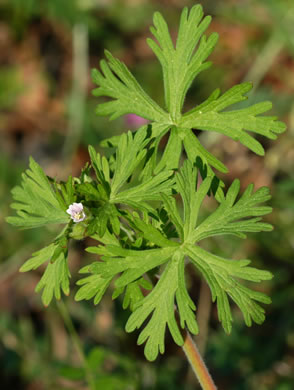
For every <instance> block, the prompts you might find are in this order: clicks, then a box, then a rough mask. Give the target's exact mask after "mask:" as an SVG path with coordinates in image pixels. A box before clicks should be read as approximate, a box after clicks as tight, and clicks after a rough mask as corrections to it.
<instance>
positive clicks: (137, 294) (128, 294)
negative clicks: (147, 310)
mask: <svg viewBox="0 0 294 390" xmlns="http://www.w3.org/2000/svg"><path fill="white" fill-rule="evenodd" d="M141 286H142V287H143V288H145V289H147V290H151V289H152V285H151V284H150V283H148V282H147V281H146V280H145V279H144V278H140V279H138V280H135V281H134V282H131V283H129V284H128V285H127V286H126V288H125V290H126V291H125V295H124V300H123V308H124V309H127V308H128V307H129V308H130V310H131V311H134V309H135V308H136V307H137V306H138V304H139V302H140V301H141V300H142V299H143V298H144V295H143V293H142V290H141ZM122 290H124V288H122Z"/></svg>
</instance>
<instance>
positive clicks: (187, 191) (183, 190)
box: [176, 160, 212, 241]
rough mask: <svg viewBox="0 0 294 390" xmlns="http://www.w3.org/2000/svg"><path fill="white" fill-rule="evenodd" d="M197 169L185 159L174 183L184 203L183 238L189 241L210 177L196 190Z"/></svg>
mask: <svg viewBox="0 0 294 390" xmlns="http://www.w3.org/2000/svg"><path fill="white" fill-rule="evenodd" d="M196 181H197V170H196V169H194V168H193V166H192V164H191V163H190V161H188V160H186V161H185V163H184V165H183V167H182V168H181V170H180V173H178V174H177V175H176V184H177V188H178V190H179V193H180V194H181V197H182V200H183V204H184V221H183V227H184V240H185V241H189V240H190V237H191V235H192V233H193V232H194V229H195V226H196V223H197V219H198V213H199V209H200V206H201V204H202V201H203V199H204V197H205V196H206V195H207V192H208V190H209V188H210V185H211V181H212V177H207V178H206V179H205V180H204V181H203V182H202V183H201V185H200V186H199V188H198V190H196V185H197V184H196Z"/></svg>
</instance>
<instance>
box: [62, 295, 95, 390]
mask: <svg viewBox="0 0 294 390" xmlns="http://www.w3.org/2000/svg"><path fill="white" fill-rule="evenodd" d="M57 308H58V311H59V313H60V314H61V316H62V318H63V321H64V323H65V326H66V327H67V330H68V333H69V334H70V337H71V339H72V342H73V344H74V346H75V348H76V350H77V353H78V355H79V358H80V360H81V362H82V364H83V366H84V370H85V377H86V381H87V383H88V388H89V389H91V390H95V389H96V385H95V380H94V377H93V374H92V372H91V370H90V368H89V365H88V362H87V359H86V356H85V354H84V351H83V346H82V343H81V340H80V337H79V335H78V333H77V331H76V329H75V327H74V324H73V322H72V319H71V316H70V314H69V312H68V309H67V307H66V305H65V303H64V302H63V301H62V300H61V301H58V302H57Z"/></svg>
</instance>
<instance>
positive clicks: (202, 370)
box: [182, 332, 217, 390]
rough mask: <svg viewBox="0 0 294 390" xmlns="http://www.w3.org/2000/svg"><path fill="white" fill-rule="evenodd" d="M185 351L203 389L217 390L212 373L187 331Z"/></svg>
mask: <svg viewBox="0 0 294 390" xmlns="http://www.w3.org/2000/svg"><path fill="white" fill-rule="evenodd" d="M182 348H183V351H184V352H185V355H186V357H187V359H188V361H189V363H190V365H191V367H192V369H193V371H194V374H195V375H196V377H197V379H198V381H199V383H200V385H201V387H202V389H203V390H217V387H216V385H215V384H214V382H213V379H212V377H211V375H210V374H209V372H208V369H207V367H206V365H205V363H204V361H203V359H202V356H201V355H200V352H199V350H198V348H197V346H196V344H195V343H194V341H193V339H192V337H191V335H190V333H189V332H186V335H185V341H184V345H183V347H182Z"/></svg>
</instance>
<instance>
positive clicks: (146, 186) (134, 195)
mask: <svg viewBox="0 0 294 390" xmlns="http://www.w3.org/2000/svg"><path fill="white" fill-rule="evenodd" d="M172 175H173V171H168V170H165V171H163V172H160V173H159V174H157V175H155V176H152V177H149V178H147V179H146V180H144V181H143V182H142V183H140V184H138V185H135V186H132V187H131V188H129V189H126V190H124V191H121V192H119V193H118V194H117V195H116V196H115V198H113V199H112V201H113V202H115V203H123V204H129V205H131V206H134V205H135V206H136V208H137V209H140V208H142V207H143V208H145V209H149V208H150V206H149V205H148V203H146V202H147V201H153V200H160V199H161V194H167V195H168V194H171V192H172V187H173V184H174V180H172V178H171V176H172Z"/></svg>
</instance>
